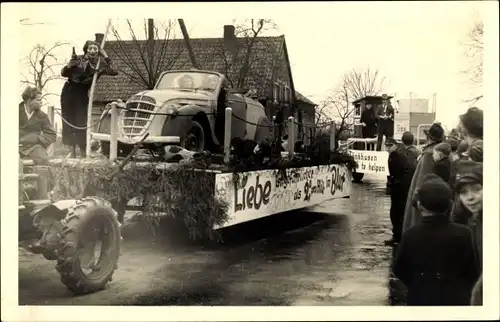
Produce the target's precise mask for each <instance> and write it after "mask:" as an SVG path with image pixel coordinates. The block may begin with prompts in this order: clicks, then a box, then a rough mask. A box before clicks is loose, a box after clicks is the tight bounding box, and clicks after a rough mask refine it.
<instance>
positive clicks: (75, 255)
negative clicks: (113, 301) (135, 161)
mask: <svg viewBox="0 0 500 322" xmlns="http://www.w3.org/2000/svg"><path fill="white" fill-rule="evenodd" d="M61 224H62V226H63V228H62V230H61V232H60V239H59V245H58V247H57V250H56V255H57V265H56V269H57V271H58V272H59V274H60V275H61V282H62V283H63V284H64V285H66V287H67V288H68V289H69V290H70V291H72V292H73V293H75V294H77V295H81V294H88V293H93V292H97V291H100V290H102V289H104V288H105V286H106V284H107V283H108V282H110V281H111V279H112V276H113V273H114V272H115V270H116V269H117V268H118V258H119V257H120V248H121V240H122V237H121V227H120V226H121V225H120V223H119V222H118V219H117V213H116V211H114V210H113V208H112V207H111V204H110V203H109V202H107V201H106V200H104V199H101V198H98V197H87V198H84V199H82V200H80V201H78V203H77V204H76V205H75V206H74V207H72V208H71V209H70V210H69V211H68V214H67V215H66V217H65V218H64V219H63V220H61ZM96 248H98V251H99V252H98V253H96Z"/></svg>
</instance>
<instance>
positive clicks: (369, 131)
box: [359, 109, 377, 138]
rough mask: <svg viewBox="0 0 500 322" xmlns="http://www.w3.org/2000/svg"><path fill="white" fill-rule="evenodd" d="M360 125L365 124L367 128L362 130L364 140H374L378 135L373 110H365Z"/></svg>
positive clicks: (364, 127)
mask: <svg viewBox="0 0 500 322" xmlns="http://www.w3.org/2000/svg"><path fill="white" fill-rule="evenodd" d="M359 122H360V123H365V124H366V126H363V127H362V128H361V131H362V134H363V138H374V137H375V135H376V134H377V119H376V117H375V111H374V110H373V109H365V110H364V111H363V113H361V118H360V119H359Z"/></svg>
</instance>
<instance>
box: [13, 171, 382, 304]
mask: <svg viewBox="0 0 500 322" xmlns="http://www.w3.org/2000/svg"><path fill="white" fill-rule="evenodd" d="M384 179H385V178H376V177H367V178H366V179H365V180H364V181H365V182H364V183H362V184H353V192H352V195H351V198H350V199H342V200H334V201H332V202H328V203H325V204H323V205H321V206H318V207H316V208H314V209H312V210H311V211H310V212H297V213H292V214H284V215H280V216H274V217H272V218H270V219H267V220H263V221H258V222H255V223H252V224H250V225H248V226H247V227H246V228H245V229H240V228H236V229H232V230H228V231H227V232H226V233H225V235H224V238H225V239H224V240H225V243H224V244H223V245H221V246H216V247H213V246H211V247H202V246H193V245H186V244H185V243H182V242H175V241H172V240H168V239H167V238H165V237H164V236H163V235H164V234H163V235H162V236H156V237H155V236H153V235H152V234H151V231H150V230H148V229H149V228H146V227H145V226H143V225H142V224H141V223H137V222H136V223H131V224H129V225H127V226H126V228H125V229H124V249H123V254H122V256H121V258H120V262H119V267H118V270H117V271H116V273H115V275H114V278H113V281H112V282H111V283H110V284H109V285H108V287H107V289H106V290H104V291H101V292H99V293H95V294H90V295H84V296H74V295H72V294H71V293H70V292H69V291H67V290H66V288H65V287H64V285H62V284H61V283H60V281H59V275H58V274H57V272H56V270H55V268H54V266H55V262H49V261H46V260H44V259H43V257H42V256H41V255H34V254H30V253H28V252H26V251H25V250H24V249H21V248H19V304H20V305H26V304H28V305H388V304H389V303H390V301H389V294H390V291H389V288H388V282H389V265H390V260H391V256H392V251H391V248H390V247H387V246H384V243H383V242H384V240H386V239H389V238H390V229H391V225H390V221H389V215H388V213H389V206H390V201H389V198H388V196H386V195H385V194H384V188H385V181H384Z"/></svg>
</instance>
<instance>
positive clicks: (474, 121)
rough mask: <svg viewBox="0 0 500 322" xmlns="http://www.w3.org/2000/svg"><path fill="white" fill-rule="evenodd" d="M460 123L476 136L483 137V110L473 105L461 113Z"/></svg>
mask: <svg viewBox="0 0 500 322" xmlns="http://www.w3.org/2000/svg"><path fill="white" fill-rule="evenodd" d="M460 123H461V124H462V126H463V127H464V128H465V130H466V131H467V132H468V133H470V134H471V135H473V136H475V137H483V111H482V110H480V109H478V108H477V107H471V108H469V109H468V110H467V112H466V113H465V114H462V115H460Z"/></svg>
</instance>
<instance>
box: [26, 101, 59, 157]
mask: <svg viewBox="0 0 500 322" xmlns="http://www.w3.org/2000/svg"><path fill="white" fill-rule="evenodd" d="M56 139H57V134H56V131H55V130H54V127H53V126H52V124H51V123H50V120H49V117H48V115H47V114H45V113H44V112H43V111H41V110H38V111H35V112H33V115H32V116H31V118H30V119H29V120H28V116H27V115H26V111H25V109H24V102H21V103H19V141H20V142H19V143H20V144H22V148H21V149H20V152H21V153H23V154H25V155H28V154H30V153H31V151H32V150H33V149H34V148H35V147H36V146H42V147H43V148H45V149H47V148H48V147H49V146H50V145H51V144H53V143H55V142H56Z"/></svg>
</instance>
